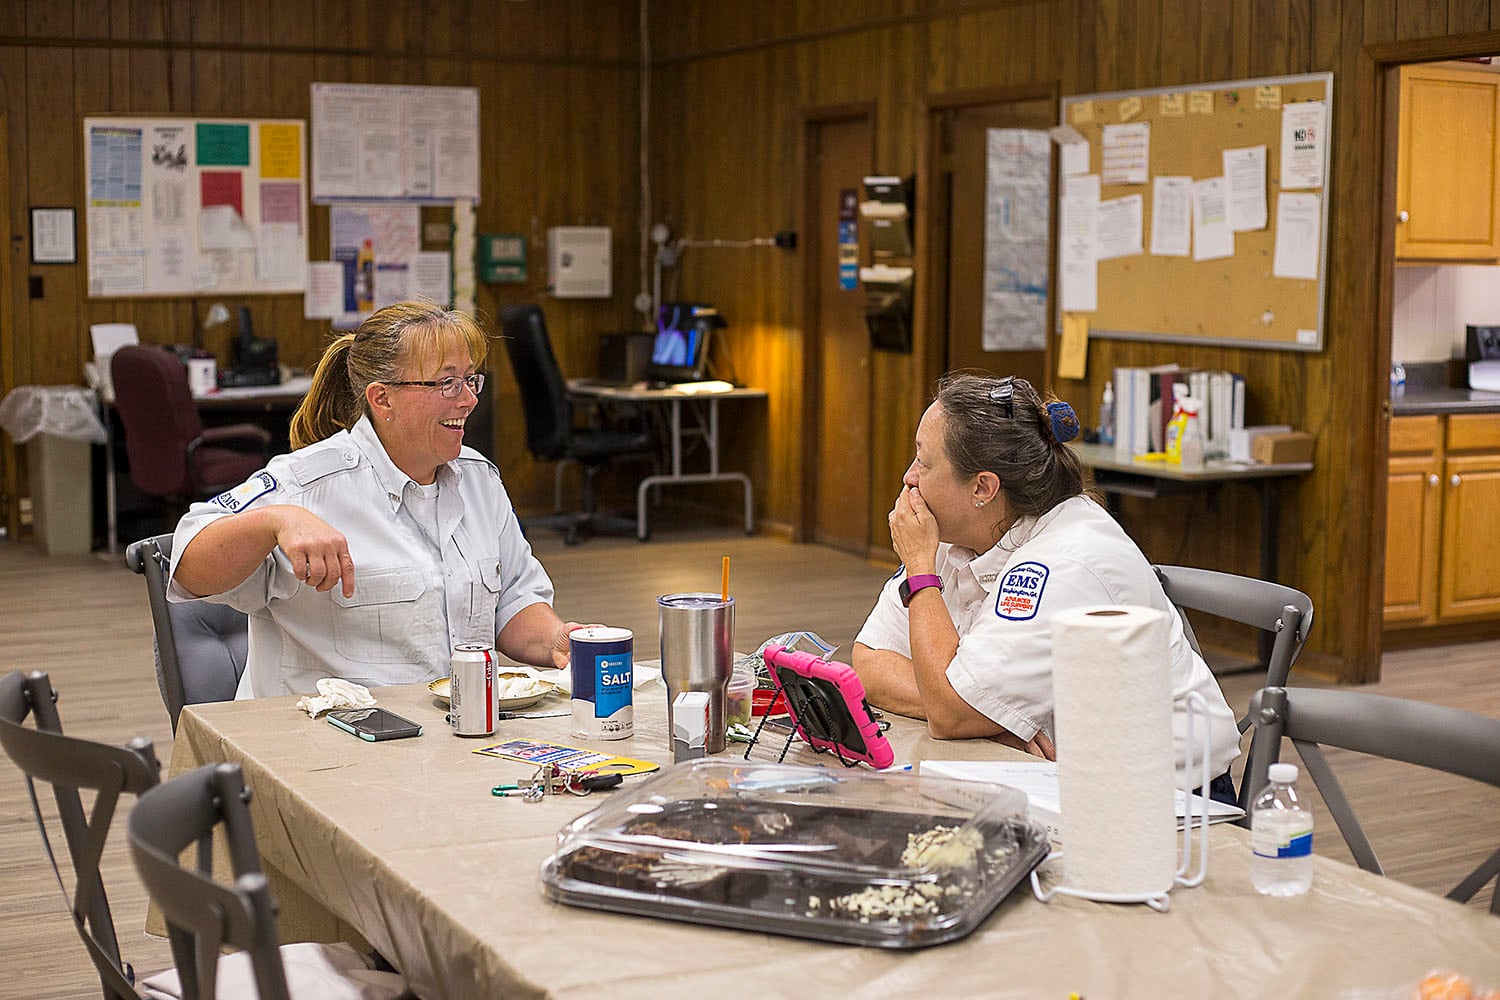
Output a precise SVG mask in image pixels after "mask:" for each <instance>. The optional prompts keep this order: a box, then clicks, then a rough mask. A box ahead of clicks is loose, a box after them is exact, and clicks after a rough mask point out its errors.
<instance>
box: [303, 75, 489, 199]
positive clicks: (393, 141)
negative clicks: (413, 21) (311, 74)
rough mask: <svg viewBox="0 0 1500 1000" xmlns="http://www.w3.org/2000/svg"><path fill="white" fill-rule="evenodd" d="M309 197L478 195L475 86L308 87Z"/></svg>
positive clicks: (352, 85)
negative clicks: (310, 169) (310, 99)
mask: <svg viewBox="0 0 1500 1000" xmlns="http://www.w3.org/2000/svg"><path fill="white" fill-rule="evenodd" d="M312 161H313V167H312V200H313V203H314V204H320V205H321V204H329V203H333V202H338V201H373V200H377V199H382V198H390V199H397V200H401V201H416V202H442V203H448V202H451V201H452V200H453V199H454V198H467V199H469V200H471V201H475V202H477V201H478V200H479V90H478V88H477V87H406V86H394V85H386V84H359V83H315V84H313V85H312Z"/></svg>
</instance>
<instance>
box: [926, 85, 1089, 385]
mask: <svg viewBox="0 0 1500 1000" xmlns="http://www.w3.org/2000/svg"><path fill="white" fill-rule="evenodd" d="M1038 100H1047V101H1051V102H1052V103H1053V104H1055V105H1058V108H1059V114H1061V100H1062V98H1061V92H1060V91H1059V89H1058V82H1057V81H1056V80H1050V81H1045V82H1043V81H1037V82H1034V83H1020V84H1011V85H1008V86H1003V87H975V88H970V89H966V90H948V91H943V92H941V93H936V94H928V95H927V96H926V97H925V98H924V99H923V101H922V105H921V123H922V125H921V134H920V135H919V136H918V138H917V143H918V151H917V162H918V163H921V164H922V167H923V174H924V175H925V176H919V177H918V178H917V198H916V213H917V219H918V220H919V221H920V224H919V225H918V226H917V247H916V251H917V258H916V259H917V260H919V261H920V262H921V264H920V266H919V267H918V268H917V277H916V288H915V292H914V294H915V301H914V303H913V308H914V310H915V315H916V316H917V317H918V318H917V320H916V322H915V323H914V324H913V326H914V327H915V329H914V331H913V336H912V341H913V342H912V373H913V377H912V391H913V393H914V397H915V398H913V400H912V406H913V407H914V408H915V410H916V412H918V413H921V412H922V410H923V409H925V408H926V406H927V402H928V400H927V391H928V388H929V387H930V386H932V385H933V384H935V383H936V382H937V380H938V378H939V377H940V376H941V375H942V374H943V352H942V351H941V350H940V345H941V344H942V338H943V327H944V326H945V323H946V319H947V308H948V305H947V302H948V300H947V294H946V289H947V273H948V269H947V267H946V263H947V253H946V249H947V246H948V239H947V233H946V229H945V228H944V227H945V225H946V219H947V216H946V215H945V216H944V217H943V222H942V223H940V222H939V219H938V217H937V215H936V214H935V212H934V209H935V208H936V206H938V205H940V204H942V203H943V201H945V200H946V199H947V185H946V183H945V184H944V185H943V190H942V191H941V192H939V191H938V190H936V188H937V184H938V180H937V179H938V178H940V177H943V176H944V171H943V162H942V156H943V143H942V139H941V136H942V124H941V119H942V116H943V114H944V113H945V112H948V111H953V110H957V109H961V108H967V107H974V106H976V105H981V104H1001V103H1006V102H1011V101H1038ZM1055 183H1056V182H1055V181H1054V186H1055ZM1051 196H1052V201H1053V203H1054V204H1056V201H1057V192H1056V191H1053V192H1051ZM1050 214H1052V215H1053V219H1052V220H1051V221H1050V222H1049V223H1048V227H1049V232H1048V240H1047V244H1048V252H1049V253H1050V252H1051V251H1052V249H1053V248H1054V247H1055V246H1056V240H1057V236H1056V225H1057V223H1056V218H1055V216H1056V213H1055V212H1054V213H1050ZM1055 282H1056V277H1055V276H1053V278H1052V279H1050V280H1049V282H1048V286H1049V287H1048V295H1049V296H1051V295H1055V294H1056V289H1055V287H1053V286H1054V285H1055ZM1050 305H1051V303H1050V300H1049V308H1048V316H1049V319H1048V323H1049V325H1050V323H1051V314H1052V312H1053V310H1052V309H1051V308H1050ZM1052 333H1053V331H1049V332H1048V336H1047V345H1046V357H1047V359H1048V360H1047V361H1046V362H1044V363H1045V364H1048V365H1049V366H1050V364H1051V360H1050V359H1051V357H1052V341H1053V336H1052Z"/></svg>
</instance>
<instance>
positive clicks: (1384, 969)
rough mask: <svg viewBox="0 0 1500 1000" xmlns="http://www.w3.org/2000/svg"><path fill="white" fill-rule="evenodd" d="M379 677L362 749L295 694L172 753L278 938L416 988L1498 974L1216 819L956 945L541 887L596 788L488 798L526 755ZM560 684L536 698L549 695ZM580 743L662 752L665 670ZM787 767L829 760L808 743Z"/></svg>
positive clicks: (193, 730)
mask: <svg viewBox="0 0 1500 1000" xmlns="http://www.w3.org/2000/svg"><path fill="white" fill-rule="evenodd" d="M375 693H376V694H377V695H378V696H379V699H380V703H381V704H382V705H384V706H386V707H388V708H390V709H392V710H393V711H395V712H398V713H400V714H402V715H405V716H407V717H408V718H411V719H413V720H415V721H418V722H420V723H422V725H423V726H424V727H425V729H426V732H425V733H424V735H423V736H422V737H421V738H419V739H406V740H395V741H390V742H382V743H365V742H362V741H360V740H358V739H355V738H354V737H353V736H350V735H349V734H348V733H345V732H342V731H340V730H338V729H335V728H334V727H333V726H331V725H329V724H328V723H327V722H325V721H322V720H318V721H314V720H312V719H309V718H308V717H307V716H306V714H303V713H299V712H297V711H296V710H295V709H294V707H293V703H294V702H295V699H294V698H268V699H262V700H258V701H241V702H227V703H223V704H215V705H193V706H188V707H187V708H185V709H184V710H183V712H182V716H181V719H180V720H179V724H178V731H177V742H176V746H175V749H174V752H173V755H172V768H171V769H172V772H173V773H174V774H177V773H181V772H184V771H187V770H189V769H191V768H193V767H196V766H198V765H200V764H204V763H208V762H212V761H234V762H237V763H240V764H241V765H243V767H244V770H245V776H246V780H247V781H248V783H249V784H250V786H251V788H252V789H253V791H254V797H253V800H252V802H251V811H252V814H253V816H254V820H255V827H256V836H257V839H258V840H259V843H260V847H261V851H262V853H263V855H264V858H265V861H266V864H267V867H268V870H270V871H271V872H272V874H273V889H274V891H275V892H276V893H277V895H278V897H279V898H280V899H281V901H282V903H283V914H282V917H283V924H282V926H283V937H284V939H286V940H291V939H293V938H292V936H291V935H293V934H298V935H301V934H305V933H308V932H309V930H310V929H311V933H314V934H317V935H320V936H328V935H329V934H330V933H332V934H336V935H337V934H342V935H344V936H348V937H350V938H351V939H354V940H356V941H358V939H359V938H361V937H362V938H363V939H364V940H365V941H367V942H368V943H369V944H370V945H373V946H374V947H375V948H376V949H378V950H379V951H380V953H381V954H383V955H384V956H385V957H386V958H388V959H389V960H390V961H391V962H392V964H394V965H395V966H396V967H397V968H398V969H400V970H401V971H402V972H403V973H405V974H406V976H407V977H408V978H409V979H410V981H411V983H412V986H413V988H414V989H415V990H416V991H417V993H418V994H420V995H421V996H422V997H424V998H427V1000H438V998H443V997H455V998H457V997H501V996H504V997H532V996H537V997H540V996H566V997H601V998H609V1000H623V998H629V997H650V998H653V1000H660V998H664V997H676V996H723V995H735V994H744V995H755V996H758V997H767V998H770V997H798V998H803V1000H807V998H830V1000H831V998H834V997H844V996H851V995H855V994H856V993H863V994H864V995H867V996H874V997H881V998H889V997H930V996H985V997H1025V998H1033V997H1058V998H1062V997H1066V996H1068V994H1069V993H1070V992H1076V993H1078V994H1080V995H1081V996H1085V997H1089V998H1103V997H1120V996H1194V997H1208V996H1213V997H1229V996H1245V997H1273V996H1285V997H1290V996H1322V997H1336V996H1339V995H1341V994H1344V993H1345V991H1348V994H1347V995H1349V996H1351V997H1355V996H1360V997H1369V996H1372V995H1373V996H1387V995H1388V996H1391V997H1398V996H1404V995H1405V992H1404V991H1403V990H1402V989H1401V987H1403V986H1409V985H1410V984H1414V983H1415V982H1416V981H1417V980H1418V979H1419V978H1421V977H1422V976H1423V975H1424V974H1426V973H1427V972H1429V971H1430V970H1433V969H1437V968H1443V969H1455V970H1459V971H1462V972H1465V973H1467V974H1469V975H1471V976H1474V977H1476V978H1477V979H1479V980H1481V981H1486V982H1489V983H1491V984H1492V985H1500V919H1497V918H1495V917H1492V916H1489V915H1488V914H1486V913H1484V912H1482V911H1480V910H1477V909H1475V908H1472V907H1470V908H1466V907H1462V906H1459V905H1457V904H1455V903H1451V902H1448V901H1447V900H1444V899H1441V898H1439V897H1437V896H1434V895H1431V894H1428V893H1426V892H1422V891H1420V890H1417V889H1413V888H1410V887H1407V886H1403V885H1400V884H1398V883H1396V882H1393V881H1390V880H1388V879H1383V878H1379V877H1377V876H1374V875H1370V874H1367V873H1365V872H1362V871H1359V870H1357V869H1355V868H1352V867H1350V866H1347V865H1344V864H1340V863H1337V862H1334V861H1330V860H1328V859H1325V858H1316V859H1315V875H1314V879H1313V887H1312V890H1311V892H1309V893H1308V894H1307V895H1305V896H1301V897H1296V898H1292V899H1273V898H1269V897H1263V896H1259V895H1257V894H1256V893H1255V892H1254V891H1253V890H1252V889H1251V888H1250V878H1249V862H1250V850H1249V846H1248V837H1247V834H1246V832H1245V831H1243V830H1241V829H1239V828H1237V827H1232V826H1228V825H1218V826H1214V827H1213V828H1212V829H1211V831H1210V844H1211V849H1210V855H1209V872H1208V878H1207V880H1206V881H1205V883H1204V884H1203V885H1202V886H1201V887H1198V888H1194V889H1179V890H1177V891H1175V892H1174V893H1173V894H1172V902H1171V909H1170V911H1169V912H1167V913H1157V912H1155V911H1153V910H1150V909H1148V908H1146V907H1144V906H1121V905H1107V904H1100V903H1093V902H1087V901H1082V900H1077V899H1066V898H1059V899H1056V900H1054V901H1053V902H1051V903H1046V904H1044V903H1040V902H1037V901H1036V900H1035V899H1034V898H1033V897H1032V895H1031V893H1030V891H1029V886H1026V885H1024V884H1023V886H1022V887H1020V888H1018V889H1017V890H1016V891H1015V892H1014V893H1013V894H1012V895H1011V896H1010V897H1009V898H1007V899H1006V900H1005V901H1004V902H1002V903H1001V904H1000V906H999V907H998V908H997V909H996V910H995V912H994V913H993V914H992V915H991V916H990V917H989V919H988V920H986V921H985V922H984V923H983V924H982V925H981V926H980V927H979V929H978V930H977V931H975V932H974V933H973V934H972V935H971V936H969V937H968V938H966V939H964V940H962V941H959V942H956V943H953V944H948V945H942V946H938V947H933V948H927V949H921V950H916V951H885V950H880V949H874V948H862V947H855V946H849V945H835V944H826V943H820V942H814V941H804V940H799V939H794V938H784V937H777V936H772V935H767V934H763V933H759V932H746V931H735V930H725V929H719V928H712V927H703V926H697V925H693V924H687V923H678V922H674V921H666V920H657V919H653V918H648V917H634V916H624V915H619V914H613V913H606V912H600V911H595V910H588V909H579V908H573V907H568V906H563V905H560V904H556V903H551V902H548V901H547V900H546V899H545V898H543V895H542V891H541V884H540V880H539V878H538V869H539V868H540V866H541V864H542V862H543V860H544V859H545V858H547V856H548V855H549V854H550V853H551V852H552V850H553V848H554V847H555V845H556V834H557V831H558V829H559V828H560V827H562V826H563V825H564V824H565V823H566V822H568V821H569V820H571V819H572V818H574V817H575V816H578V815H580V814H581V813H583V812H585V811H586V810H588V809H589V808H591V807H592V806H594V805H596V804H598V803H599V802H600V801H601V796H602V795H604V794H607V793H597V794H596V795H595V796H593V797H589V798H579V797H575V796H571V795H562V796H554V797H549V798H548V800H547V801H545V802H542V803H538V804H531V803H526V802H524V801H522V800H521V799H519V798H497V797H495V796H493V795H491V794H490V789H491V787H492V786H494V785H496V784H498V783H502V782H514V781H515V780H516V779H517V778H519V777H521V776H523V775H525V774H527V773H529V771H530V769H529V768H528V767H527V766H526V765H524V764H519V763H513V762H510V761H505V760H499V759H496V758H493V757H487V756H484V755H480V754H475V753H472V752H471V751H472V750H474V748H475V747H477V746H481V745H485V744H486V741H475V740H471V739H463V738H459V737H456V736H454V735H452V733H451V730H450V729H449V727H448V726H447V724H446V723H445V722H444V721H443V712H444V709H443V706H442V704H440V703H439V702H438V701H437V700H436V699H435V698H433V696H432V695H431V694H430V693H429V692H428V691H427V689H426V688H425V687H424V686H421V685H411V686H405V687H396V688H385V689H379V690H377V691H376V692H375ZM564 698H565V696H562V695H553V696H550V697H548V698H547V699H546V700H545V701H543V702H542V704H541V705H540V706H538V707H539V708H542V709H545V708H548V707H565V706H566V704H567V702H566V701H565V700H564ZM568 728H569V727H568V719H567V718H552V719H536V720H512V721H507V722H504V723H502V724H501V730H500V732H499V733H498V734H497V736H498V737H503V738H512V737H526V738H536V739H549V740H554V741H558V742H566V743H575V744H576V743H578V741H576V740H572V739H570V738H569V737H568ZM889 735H890V738H891V740H892V742H893V744H894V745H895V748H896V760H897V762H898V764H899V763H905V762H908V761H910V762H918V761H921V760H923V759H979V760H983V759H1015V758H1016V757H1018V756H1019V755H1018V754H1016V753H1015V752H1014V751H1010V750H1006V749H1004V748H1002V747H999V746H998V745H996V744H994V743H990V742H988V741H982V740H965V741H938V740H933V739H931V738H930V737H928V736H927V735H926V729H925V727H924V726H922V725H920V724H918V723H915V722H912V721H910V720H905V719H901V718H896V719H894V720H893V725H892V727H891V731H890V734H889ZM489 742H492V741H489ZM777 744H778V745H777V747H776V748H775V749H773V750H766V749H765V748H757V750H756V751H755V753H754V755H753V756H754V759H761V758H764V759H768V760H769V759H774V757H775V751H776V750H779V744H780V740H779V739H778V740H777ZM597 746H598V747H599V748H601V749H607V750H609V751H611V752H613V753H617V754H620V755H624V756H631V757H638V758H643V759H647V760H653V761H660V762H664V763H665V762H669V761H670V755H669V754H667V753H666V752H665V747H666V697H665V689H664V688H662V687H660V685H659V682H655V683H652V684H651V685H649V686H647V687H644V688H642V689H639V690H637V692H636V735H635V737H634V738H633V739H630V740H624V741H618V742H611V743H600V744H597ZM731 746H732V745H731ZM788 759H789V760H792V761H798V762H802V763H815V762H827V763H830V764H831V765H832V766H835V767H837V766H838V764H837V763H836V762H833V761H831V759H830V758H829V757H827V756H822V757H815V756H814V755H812V754H811V753H810V752H809V751H807V750H806V749H805V748H802V749H797V750H794V752H793V753H792V754H791V755H790V756H789V758H788ZM626 780H627V781H642V780H645V779H643V778H633V779H626ZM1434 834H1435V835H1439V836H1440V835H1441V831H1440V830H1435V831H1434ZM1334 836H1337V832H1336V831H1335V830H1332V829H1327V830H1320V831H1319V832H1318V837H1320V838H1326V837H1334ZM323 908H326V911H323ZM320 911H322V912H320ZM330 914H331V917H330ZM1360 990H1364V991H1370V990H1391V991H1392V992H1390V993H1389V994H1386V993H1377V994H1370V993H1368V992H1366V993H1360V992H1356V991H1360Z"/></svg>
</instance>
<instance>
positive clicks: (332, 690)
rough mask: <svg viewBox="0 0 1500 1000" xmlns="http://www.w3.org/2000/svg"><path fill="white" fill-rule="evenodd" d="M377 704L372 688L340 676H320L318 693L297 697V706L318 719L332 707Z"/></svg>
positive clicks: (360, 706) (355, 706)
mask: <svg viewBox="0 0 1500 1000" xmlns="http://www.w3.org/2000/svg"><path fill="white" fill-rule="evenodd" d="M373 704H375V698H374V696H373V695H371V694H370V689H369V688H367V687H365V686H364V685H363V684H356V683H354V682H353V681H346V680H343V679H342V678H339V677H320V678H319V679H318V693H317V694H316V695H303V696H302V697H301V698H298V699H297V708H298V709H299V710H301V711H303V712H306V713H307V714H308V715H310V716H311V717H312V718H314V719H316V718H317V717H318V716H320V715H322V714H323V713H324V712H326V711H328V710H329V709H331V708H369V707H370V706H371V705H373Z"/></svg>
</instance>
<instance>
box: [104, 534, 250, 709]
mask: <svg viewBox="0 0 1500 1000" xmlns="http://www.w3.org/2000/svg"><path fill="white" fill-rule="evenodd" d="M125 565H127V566H129V567H130V568H131V569H132V570H134V571H135V572H137V573H139V574H141V575H142V576H144V577H145V578H146V599H147V601H148V602H149V603H150V605H151V626H152V629H153V631H154V632H155V637H154V642H155V646H156V686H157V687H158V688H159V689H160V690H161V701H162V704H163V705H165V706H166V707H167V715H169V716H170V717H171V719H172V732H173V733H174V734H175V733H176V732H177V716H178V715H180V714H181V713H182V706H184V705H198V704H202V703H203V702H209V701H232V700H233V699H234V695H235V692H236V691H237V690H238V689H239V684H240V676H241V675H242V674H244V672H245V663H246V662H247V660H248V659H249V655H250V627H249V619H248V618H247V617H246V616H245V614H244V613H243V612H241V611H236V610H235V609H234V608H231V607H229V606H228V605H227V604H215V603H213V602H211V601H188V602H179V603H173V602H170V601H168V600H167V574H168V573H169V572H170V570H171V567H172V536H171V535H157V536H155V537H154V538H143V539H141V540H140V541H138V542H131V543H130V545H129V546H128V547H127V548H126V549H125Z"/></svg>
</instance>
